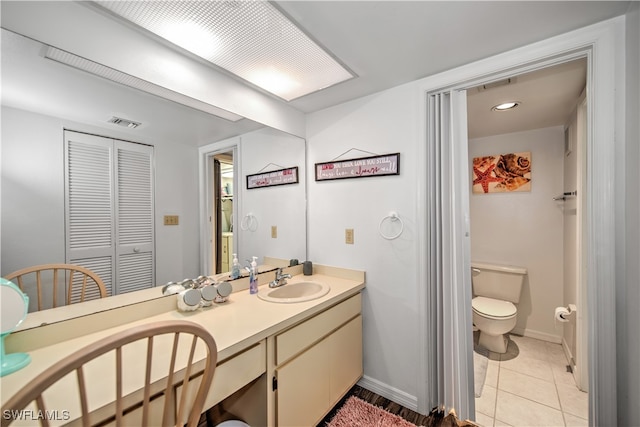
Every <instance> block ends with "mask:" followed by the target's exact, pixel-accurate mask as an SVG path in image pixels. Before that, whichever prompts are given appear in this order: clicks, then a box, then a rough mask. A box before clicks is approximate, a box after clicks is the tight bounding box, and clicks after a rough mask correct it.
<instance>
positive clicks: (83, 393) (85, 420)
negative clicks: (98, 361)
mask: <svg viewBox="0 0 640 427" xmlns="http://www.w3.org/2000/svg"><path fill="white" fill-rule="evenodd" d="M76 377H77V378H78V397H79V398H80V409H81V411H82V425H83V427H89V426H90V418H89V404H88V402H87V385H86V383H85V381H84V370H83V369H82V366H78V368H77V369H76Z"/></svg>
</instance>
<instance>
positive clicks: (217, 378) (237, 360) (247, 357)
mask: <svg viewBox="0 0 640 427" xmlns="http://www.w3.org/2000/svg"><path fill="white" fill-rule="evenodd" d="M265 348H266V344H265V342H264V341H261V342H260V343H259V344H256V345H255V346H253V347H251V348H250V349H248V350H245V351H243V352H242V353H239V354H237V355H234V356H232V357H231V358H229V359H227V360H225V361H223V362H222V363H219V364H218V365H217V366H216V370H215V373H214V374H213V383H212V385H211V389H210V390H209V394H208V395H207V398H206V400H205V402H204V408H203V411H206V410H207V409H209V408H211V407H212V406H214V405H216V404H217V403H219V402H221V401H223V400H224V399H226V398H227V397H229V396H231V395H232V394H233V393H234V392H236V391H238V390H240V389H241V388H242V387H244V386H245V385H247V384H249V383H250V382H251V381H253V380H255V379H256V378H258V377H259V376H260V375H262V374H263V373H264V372H266V349H265ZM189 384H190V385H189V391H188V396H187V399H189V400H188V401H189V402H193V400H194V399H195V395H196V392H197V390H198V387H199V386H200V378H194V379H192V380H191V381H190V382H189ZM181 395H182V386H178V387H177V388H176V396H177V398H178V399H179V398H180V396H181ZM178 401H179V400H178ZM186 422H187V420H186V417H185V419H184V420H183V424H185V423H186Z"/></svg>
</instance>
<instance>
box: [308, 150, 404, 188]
mask: <svg viewBox="0 0 640 427" xmlns="http://www.w3.org/2000/svg"><path fill="white" fill-rule="evenodd" d="M385 175H400V153H394V154H383V155H379V156H371V157H360V158H357V159H350V160H340V161H332V162H323V163H316V181H328V180H332V179H346V178H365V177H371V176H385Z"/></svg>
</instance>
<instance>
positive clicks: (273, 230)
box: [271, 225, 278, 239]
mask: <svg viewBox="0 0 640 427" xmlns="http://www.w3.org/2000/svg"><path fill="white" fill-rule="evenodd" d="M277 237H278V226H277V225H272V226H271V238H272V239H276V238H277Z"/></svg>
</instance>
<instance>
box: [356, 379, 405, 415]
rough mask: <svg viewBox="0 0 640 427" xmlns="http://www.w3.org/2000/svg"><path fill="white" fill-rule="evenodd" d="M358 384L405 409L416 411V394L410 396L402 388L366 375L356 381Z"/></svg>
mask: <svg viewBox="0 0 640 427" xmlns="http://www.w3.org/2000/svg"><path fill="white" fill-rule="evenodd" d="M358 385H359V386H360V387H363V388H366V389H367V390H369V391H372V392H374V393H376V394H379V395H380V396H382V397H384V398H385V399H389V400H391V401H393V402H395V403H398V404H400V405H402V406H404V407H405V408H407V409H411V410H412V411H415V412H417V411H418V398H417V397H416V396H412V395H410V394H408V393H405V392H404V391H402V390H398V389H397V388H394V387H391V386H390V385H388V384H385V383H383V382H380V381H378V380H376V379H373V378H371V377H367V376H366V375H365V376H363V377H362V378H361V379H360V381H358Z"/></svg>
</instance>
